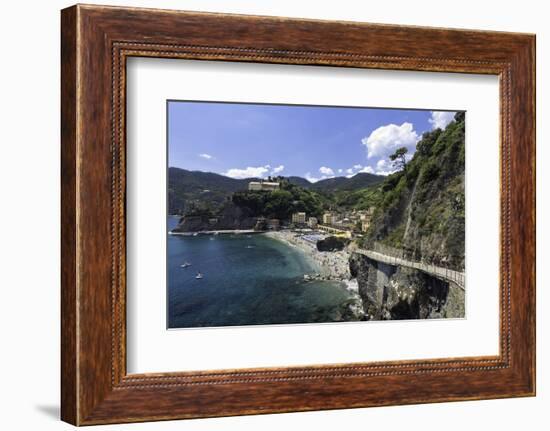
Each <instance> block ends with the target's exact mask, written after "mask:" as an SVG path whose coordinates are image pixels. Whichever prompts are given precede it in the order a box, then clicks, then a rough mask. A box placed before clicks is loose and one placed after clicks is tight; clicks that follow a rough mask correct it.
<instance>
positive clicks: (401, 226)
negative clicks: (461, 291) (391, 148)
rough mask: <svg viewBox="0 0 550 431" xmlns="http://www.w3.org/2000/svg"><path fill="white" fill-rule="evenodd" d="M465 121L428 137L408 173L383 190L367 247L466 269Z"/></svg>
mask: <svg viewBox="0 0 550 431" xmlns="http://www.w3.org/2000/svg"><path fill="white" fill-rule="evenodd" d="M464 133H465V116H464V112H459V113H457V114H456V116H455V119H454V121H452V122H451V123H449V125H448V126H447V127H446V128H445V129H444V130H441V129H436V130H433V131H431V132H428V133H425V134H424V135H423V137H422V139H421V140H420V141H419V142H418V144H417V146H416V153H415V154H414V157H413V158H412V160H410V161H409V162H408V163H407V165H406V167H405V169H404V170H402V171H400V172H397V173H395V174H393V175H390V176H389V177H388V178H387V179H386V181H385V182H384V183H383V184H382V185H381V187H380V189H379V190H380V191H379V196H378V199H379V202H378V205H377V209H376V212H375V214H374V217H373V221H372V224H371V227H370V228H369V232H368V238H367V240H366V244H365V245H366V248H370V246H372V244H373V243H374V242H378V243H382V244H385V245H388V246H392V247H394V248H397V249H400V250H403V251H404V255H405V256H406V257H407V258H409V259H410V260H414V261H425V262H429V263H434V264H437V265H440V266H447V267H449V268H453V269H456V270H459V271H460V270H463V268H464V239H465V229H464V227H465V196H464V172H465V157H464V156H465V138H464V136H465V135H464Z"/></svg>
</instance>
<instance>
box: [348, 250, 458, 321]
mask: <svg viewBox="0 0 550 431" xmlns="http://www.w3.org/2000/svg"><path fill="white" fill-rule="evenodd" d="M350 272H351V275H352V276H353V277H355V278H357V283H358V286H359V295H360V297H361V299H362V301H363V309H364V312H365V319H366V320H399V319H435V318H462V317H464V291H463V290H462V289H461V288H460V287H458V286H457V285H455V284H454V283H449V282H446V281H443V280H440V279H438V278H436V277H433V276H431V275H429V274H426V273H424V272H422V271H418V270H415V269H410V268H405V267H401V266H400V267H396V266H392V265H387V264H385V263H382V262H377V261H375V260H372V259H370V258H368V257H367V256H364V255H359V254H352V256H351V258H350Z"/></svg>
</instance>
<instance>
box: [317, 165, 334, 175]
mask: <svg viewBox="0 0 550 431" xmlns="http://www.w3.org/2000/svg"><path fill="white" fill-rule="evenodd" d="M319 172H321V173H322V174H323V175H334V171H333V170H332V169H331V168H327V167H326V166H321V167H320V168H319Z"/></svg>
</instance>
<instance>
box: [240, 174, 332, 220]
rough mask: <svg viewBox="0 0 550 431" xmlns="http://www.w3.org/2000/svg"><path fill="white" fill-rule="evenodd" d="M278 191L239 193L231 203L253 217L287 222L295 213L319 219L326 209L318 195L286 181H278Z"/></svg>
mask: <svg viewBox="0 0 550 431" xmlns="http://www.w3.org/2000/svg"><path fill="white" fill-rule="evenodd" d="M279 181H280V187H281V188H280V189H279V190H275V191H273V192H261V191H240V192H236V193H234V194H233V197H232V201H233V203H234V204H235V205H237V206H238V207H240V208H246V209H247V210H248V211H249V212H250V213H251V214H252V215H253V216H256V217H259V216H263V217H269V218H278V219H281V220H288V219H289V218H290V217H291V215H292V214H293V213H295V212H301V211H303V212H305V213H306V214H307V216H308V217H309V216H314V217H320V216H321V214H322V212H323V209H324V208H326V207H327V200H326V199H325V198H324V197H323V196H322V195H321V194H319V193H316V192H314V191H312V190H308V189H305V188H303V187H299V186H297V185H295V184H292V183H291V182H289V181H288V180H285V179H279Z"/></svg>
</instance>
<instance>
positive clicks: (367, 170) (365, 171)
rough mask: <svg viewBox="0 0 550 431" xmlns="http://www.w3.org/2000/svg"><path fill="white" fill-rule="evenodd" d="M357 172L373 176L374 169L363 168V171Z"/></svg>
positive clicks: (369, 167)
mask: <svg viewBox="0 0 550 431" xmlns="http://www.w3.org/2000/svg"><path fill="white" fill-rule="evenodd" d="M359 172H363V173H367V174H374V173H375V172H374V169H373V168H372V167H371V166H365V167H364V168H363V169H361V170H360V171H359Z"/></svg>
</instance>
